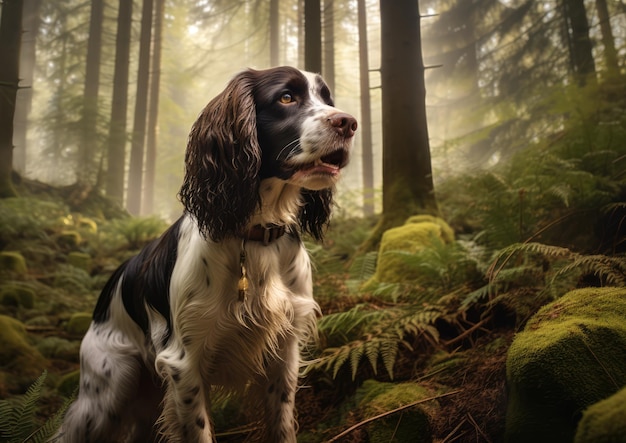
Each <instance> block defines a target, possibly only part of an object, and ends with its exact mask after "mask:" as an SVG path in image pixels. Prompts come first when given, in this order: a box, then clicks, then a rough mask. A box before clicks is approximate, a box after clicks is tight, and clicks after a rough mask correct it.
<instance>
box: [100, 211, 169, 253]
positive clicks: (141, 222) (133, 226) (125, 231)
mask: <svg viewBox="0 0 626 443" xmlns="http://www.w3.org/2000/svg"><path fill="white" fill-rule="evenodd" d="M166 228H167V224H166V223H165V222H164V221H163V220H161V219H160V218H158V217H129V218H122V219H117V220H114V221H113V222H111V223H110V224H109V225H107V226H106V231H107V234H108V235H109V236H111V237H112V239H110V240H113V239H119V238H121V239H122V240H123V241H124V242H125V243H126V247H127V248H129V249H141V248H142V247H143V246H144V245H145V244H146V243H148V242H149V241H151V240H153V239H155V238H157V237H158V236H159V235H161V233H163V231H164V230H165V229H166Z"/></svg>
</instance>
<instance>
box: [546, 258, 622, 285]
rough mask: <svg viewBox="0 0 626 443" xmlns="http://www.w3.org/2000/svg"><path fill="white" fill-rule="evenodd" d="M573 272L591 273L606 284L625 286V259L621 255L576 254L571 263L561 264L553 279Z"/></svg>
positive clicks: (580, 273) (579, 273)
mask: <svg viewBox="0 0 626 443" xmlns="http://www.w3.org/2000/svg"><path fill="white" fill-rule="evenodd" d="M574 272H575V273H577V274H578V275H584V274H593V275H595V276H596V277H598V278H599V279H600V281H602V282H603V283H604V284H606V285H608V286H626V260H625V259H624V258H623V257H608V256H606V255H578V256H577V257H576V259H575V260H574V261H573V262H572V263H569V264H567V265H565V266H562V267H561V268H560V269H559V270H558V271H557V272H556V274H555V275H554V278H553V280H556V279H557V278H559V277H563V276H568V275H570V274H571V273H574Z"/></svg>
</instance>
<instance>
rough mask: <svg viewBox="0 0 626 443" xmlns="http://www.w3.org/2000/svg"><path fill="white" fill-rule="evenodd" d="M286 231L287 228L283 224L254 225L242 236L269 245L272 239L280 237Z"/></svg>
mask: <svg viewBox="0 0 626 443" xmlns="http://www.w3.org/2000/svg"><path fill="white" fill-rule="evenodd" d="M286 232H287V229H286V228H285V226H277V225H271V226H263V225H254V226H253V227H251V228H250V229H249V230H248V232H246V234H245V235H244V237H243V238H244V239H246V240H252V241H259V242H262V243H263V244H264V245H269V244H270V243H272V242H273V241H274V240H278V239H279V238H281V237H282V236H283V235H284V234H285V233H286Z"/></svg>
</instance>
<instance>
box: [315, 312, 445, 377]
mask: <svg viewBox="0 0 626 443" xmlns="http://www.w3.org/2000/svg"><path fill="white" fill-rule="evenodd" d="M442 315H443V311H441V310H439V309H438V308H425V307H422V306H420V305H407V306H395V307H392V308H386V309H381V308H379V307H377V306H376V305H373V304H360V305H357V306H355V307H354V308H352V309H350V310H348V311H346V312H340V313H337V314H330V315H326V316H324V317H323V318H322V319H321V320H320V323H319V332H320V336H321V340H322V341H323V342H325V343H326V347H325V348H324V350H323V351H322V353H321V355H320V356H319V357H318V358H317V359H316V360H315V361H314V362H313V363H312V364H311V365H310V366H309V367H308V370H313V369H319V370H323V371H328V372H330V373H331V374H332V377H333V378H335V377H337V375H338V374H339V371H340V370H341V369H342V367H343V366H344V365H346V364H348V365H349V367H350V371H351V375H352V379H354V378H355V377H356V375H357V372H358V370H359V366H360V364H361V362H362V361H363V360H366V361H367V362H368V363H369V365H370V366H371V368H372V369H373V371H374V373H377V372H378V363H379V362H381V363H382V365H383V367H384V368H385V371H386V372H387V374H388V375H389V377H391V378H393V374H394V365H395V363H396V359H397V357H398V352H399V350H400V349H401V348H405V349H408V350H412V349H413V347H412V345H411V343H412V342H413V341H415V340H418V339H419V340H420V341H425V342H428V343H430V344H433V345H434V344H436V343H437V342H438V340H439V333H438V331H437V329H436V328H435V327H434V326H433V325H434V322H435V320H437V319H438V318H439V317H441V316H442Z"/></svg>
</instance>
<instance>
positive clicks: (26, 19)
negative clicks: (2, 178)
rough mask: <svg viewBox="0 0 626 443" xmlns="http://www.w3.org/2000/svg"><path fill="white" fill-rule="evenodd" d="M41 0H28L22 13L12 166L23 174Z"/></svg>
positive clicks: (24, 170)
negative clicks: (19, 81)
mask: <svg viewBox="0 0 626 443" xmlns="http://www.w3.org/2000/svg"><path fill="white" fill-rule="evenodd" d="M40 7H41V0H25V1H24V12H23V17H22V28H23V33H22V48H21V51H20V79H21V86H22V87H21V88H20V89H19V90H18V91H17V99H16V100H17V101H16V104H15V118H14V120H13V141H14V142H15V150H14V151H13V168H14V169H15V170H16V171H17V172H19V173H20V174H24V173H25V172H26V161H27V151H28V146H27V139H26V134H27V132H28V117H29V115H30V111H31V109H32V103H33V78H34V73H35V62H36V48H37V45H36V41H37V34H38V33H39V24H40V23H41V19H40V17H39V10H40Z"/></svg>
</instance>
